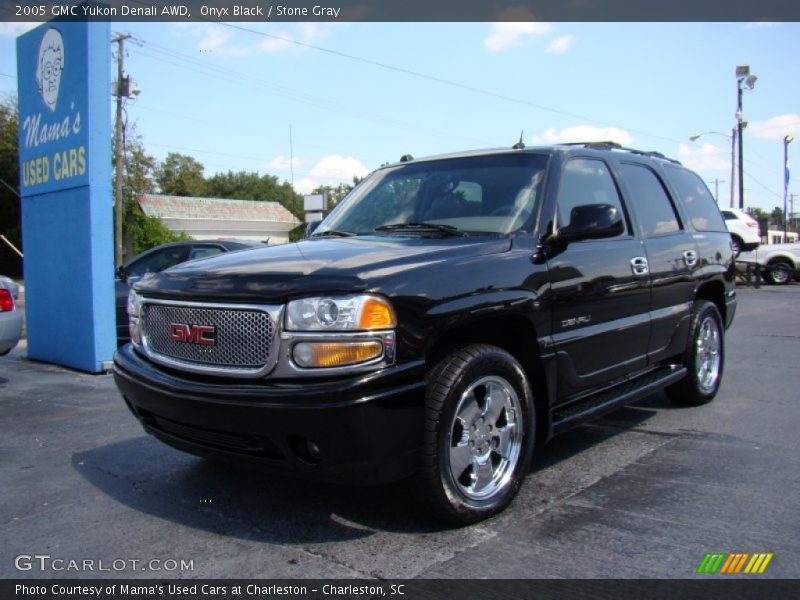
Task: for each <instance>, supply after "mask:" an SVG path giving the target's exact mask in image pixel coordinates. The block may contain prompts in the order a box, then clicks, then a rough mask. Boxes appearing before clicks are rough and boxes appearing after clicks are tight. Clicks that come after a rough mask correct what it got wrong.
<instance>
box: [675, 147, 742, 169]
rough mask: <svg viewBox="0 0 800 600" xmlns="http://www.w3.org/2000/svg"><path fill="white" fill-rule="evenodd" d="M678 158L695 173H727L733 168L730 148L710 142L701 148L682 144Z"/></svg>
mask: <svg viewBox="0 0 800 600" xmlns="http://www.w3.org/2000/svg"><path fill="white" fill-rule="evenodd" d="M678 158H679V159H680V161H681V162H682V163H683V164H684V166H686V167H688V168H690V169H692V170H693V171H726V170H729V169H730V168H731V162H730V148H728V149H724V148H720V147H719V146H715V145H714V144H710V143H708V142H706V143H703V144H700V145H699V146H698V145H695V144H692V145H689V144H680V145H679V146H678Z"/></svg>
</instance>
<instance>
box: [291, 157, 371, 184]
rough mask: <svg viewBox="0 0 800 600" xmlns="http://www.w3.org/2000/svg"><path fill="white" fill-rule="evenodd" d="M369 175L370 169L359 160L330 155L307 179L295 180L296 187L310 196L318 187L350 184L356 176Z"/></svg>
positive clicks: (312, 168) (317, 165) (317, 164)
mask: <svg viewBox="0 0 800 600" xmlns="http://www.w3.org/2000/svg"><path fill="white" fill-rule="evenodd" d="M367 173H369V169H368V168H367V167H365V166H364V164H363V163H362V162H361V161H359V160H358V159H356V158H353V157H351V156H340V155H338V154H329V155H328V156H324V157H322V158H321V159H320V160H319V161H318V162H317V163H316V164H315V165H314V166H313V167H311V169H310V170H309V171H308V175H307V176H306V177H302V178H301V179H298V180H295V182H294V187H295V189H296V190H297V191H298V192H300V193H301V194H308V193H310V192H311V191H312V190H313V189H314V188H316V187H317V186H320V185H328V184H330V185H338V184H339V183H350V182H352V181H353V177H354V176H358V177H364V176H365V175H366V174H367Z"/></svg>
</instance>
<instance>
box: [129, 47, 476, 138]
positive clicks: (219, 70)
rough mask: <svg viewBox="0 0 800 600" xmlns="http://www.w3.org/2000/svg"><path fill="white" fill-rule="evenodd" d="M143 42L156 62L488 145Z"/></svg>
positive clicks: (141, 51) (361, 116) (383, 121)
mask: <svg viewBox="0 0 800 600" xmlns="http://www.w3.org/2000/svg"><path fill="white" fill-rule="evenodd" d="M145 43H146V45H147V46H149V47H151V48H152V49H153V50H156V51H158V52H159V53H160V54H158V55H154V54H151V53H150V52H147V51H145V50H146V48H142V49H137V50H135V53H137V54H141V55H143V56H147V57H149V58H152V59H154V60H158V61H159V63H166V64H172V65H174V66H178V67H180V68H182V69H189V70H193V71H196V72H199V73H202V74H206V75H208V74H211V75H213V76H214V77H217V78H222V79H225V80H227V81H230V82H232V83H238V84H240V85H243V86H245V87H251V88H252V87H255V88H257V89H261V90H264V91H266V92H267V93H269V94H273V95H276V96H280V97H284V98H288V99H290V100H294V101H297V102H303V103H305V104H309V105H311V106H314V107H316V108H320V109H322V110H325V111H335V112H339V113H342V114H346V115H349V116H351V117H353V118H356V119H360V120H367V121H372V122H377V123H380V124H384V125H389V126H392V127H395V128H401V129H403V130H408V129H413V130H416V131H420V132H422V133H426V134H428V135H432V136H434V137H437V138H442V139H449V140H452V139H461V140H464V141H468V142H470V143H480V144H483V145H491V142H487V141H486V140H482V139H478V138H473V137H469V136H464V135H459V134H454V133H451V132H447V131H441V130H437V129H431V128H427V127H420V126H419V125H418V124H415V123H410V122H408V121H403V120H401V119H395V118H391V117H386V116H383V115H380V114H377V113H373V112H370V111H366V110H364V109H363V108H360V107H357V106H353V105H350V104H344V103H341V102H337V101H334V100H330V99H328V98H323V97H320V96H316V95H313V94H308V93H306V92H302V91H299V90H295V89H292V88H288V87H285V86H280V85H276V84H274V83H272V82H268V81H266V80H264V79H260V78H258V77H254V76H253V75H252V74H249V73H242V72H241V71H236V70H234V69H230V68H227V67H221V66H219V65H214V64H210V63H206V62H203V61H200V60H198V59H197V58H195V57H193V56H189V55H187V54H184V53H182V52H178V51H175V50H171V49H170V48H166V47H164V46H161V45H159V44H155V43H153V42H145ZM163 54H167V55H168V56H169V57H170V58H173V59H174V60H169V59H168V58H165V57H164V56H163ZM175 60H178V61H181V62H182V63H188V65H191V66H187V64H181V63H176V62H175Z"/></svg>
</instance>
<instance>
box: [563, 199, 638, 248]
mask: <svg viewBox="0 0 800 600" xmlns="http://www.w3.org/2000/svg"><path fill="white" fill-rule="evenodd" d="M624 232H625V224H624V223H623V221H622V216H621V215H620V214H619V211H618V210H617V208H616V207H615V206H611V205H610V204H582V205H581V206H576V207H574V208H573V209H572V212H571V213H570V216H569V225H567V226H566V227H562V228H561V229H559V230H558V233H557V234H556V237H557V238H558V239H559V240H561V241H563V242H575V241H578V240H597V239H603V238H610V237H616V236H618V235H621V234H622V233H624Z"/></svg>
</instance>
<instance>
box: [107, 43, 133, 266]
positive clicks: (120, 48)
mask: <svg viewBox="0 0 800 600" xmlns="http://www.w3.org/2000/svg"><path fill="white" fill-rule="evenodd" d="M130 37H131V35H130V34H128V33H118V34H116V35H115V36H114V37H113V39H112V40H111V41H112V42H115V43H116V44H117V81H116V83H115V85H114V95H115V96H116V97H117V122H116V127H115V130H114V158H115V163H116V165H115V177H116V180H117V181H116V189H115V191H114V265H115V266H117V267H119V266H120V265H122V160H123V157H122V99H123V98H124V97H126V96H127V95H128V91H127V90H124V89H123V85H124V81H123V77H122V73H123V67H124V63H125V40H127V39H129V38H130Z"/></svg>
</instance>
